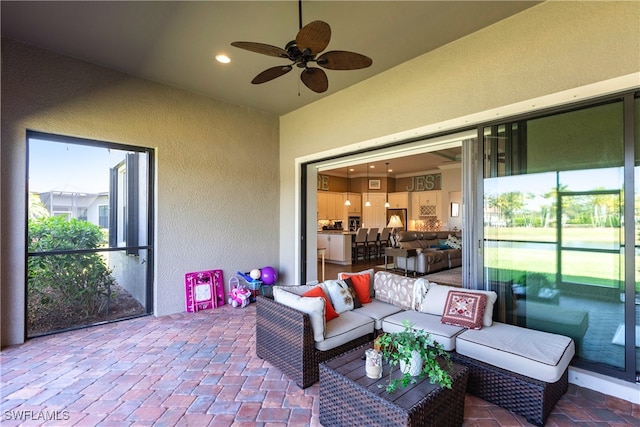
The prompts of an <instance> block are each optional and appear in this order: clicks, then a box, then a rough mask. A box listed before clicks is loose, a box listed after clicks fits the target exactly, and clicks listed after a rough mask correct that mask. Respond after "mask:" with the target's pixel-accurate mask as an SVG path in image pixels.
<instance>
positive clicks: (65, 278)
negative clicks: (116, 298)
mask: <svg viewBox="0 0 640 427" xmlns="http://www.w3.org/2000/svg"><path fill="white" fill-rule="evenodd" d="M28 233H29V235H28V240H29V243H28V250H29V252H30V253H37V252H49V251H57V250H73V249H96V248H99V247H100V246H101V245H103V244H104V243H105V240H104V236H103V233H102V231H101V229H100V227H98V226H97V225H94V224H91V223H90V222H87V221H81V220H78V219H71V220H70V221H67V219H66V218H64V217H47V218H37V219H29V227H28ZM114 283H115V280H114V278H113V276H112V275H111V271H110V270H109V268H108V267H107V265H106V262H105V260H104V258H103V257H102V256H101V255H100V254H98V253H81V254H59V255H44V256H29V261H28V281H27V286H28V295H29V319H30V322H31V321H34V322H35V321H36V319H37V317H38V313H37V307H42V306H46V307H47V309H48V310H52V309H53V310H62V312H64V313H73V314H74V315H76V316H77V315H84V316H85V317H89V316H91V315H94V314H97V313H99V312H100V311H101V310H103V309H104V308H105V307H106V305H107V302H108V298H109V289H110V287H111V285H113V284H114ZM34 311H35V312H34Z"/></svg>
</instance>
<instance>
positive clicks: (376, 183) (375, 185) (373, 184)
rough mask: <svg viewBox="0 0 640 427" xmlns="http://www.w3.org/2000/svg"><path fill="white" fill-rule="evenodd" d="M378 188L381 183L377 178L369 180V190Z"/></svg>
mask: <svg viewBox="0 0 640 427" xmlns="http://www.w3.org/2000/svg"><path fill="white" fill-rule="evenodd" d="M380 188H382V184H381V183H380V180H379V179H370V180H369V190H380Z"/></svg>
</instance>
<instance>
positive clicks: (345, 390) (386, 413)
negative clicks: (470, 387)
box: [320, 343, 468, 427]
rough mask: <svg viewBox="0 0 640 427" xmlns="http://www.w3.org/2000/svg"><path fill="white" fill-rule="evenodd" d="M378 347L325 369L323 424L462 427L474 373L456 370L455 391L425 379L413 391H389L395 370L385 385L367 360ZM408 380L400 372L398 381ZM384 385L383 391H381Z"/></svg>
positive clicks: (342, 358)
mask: <svg viewBox="0 0 640 427" xmlns="http://www.w3.org/2000/svg"><path fill="white" fill-rule="evenodd" d="M368 348H372V343H369V344H366V345H363V346H361V347H358V348H356V349H354V350H351V351H349V352H347V353H344V354H343V355H341V356H338V357H336V358H333V359H331V360H328V361H327V362H324V363H321V364H320V423H321V424H322V425H323V426H324V427H328V426H353V425H361V426H382V425H385V426H401V425H403V426H438V427H440V426H460V425H462V422H463V419H464V398H465V394H466V390H467V379H468V369H467V368H466V367H465V366H463V365H458V364H453V368H452V369H451V371H450V372H449V373H450V374H451V378H452V380H453V386H452V388H451V389H443V388H442V387H440V386H438V385H435V384H431V383H430V382H429V379H428V378H423V379H420V378H418V382H417V383H416V384H412V385H409V386H408V387H398V390H397V391H396V392H395V393H393V394H389V393H387V392H386V391H385V387H386V384H387V381H388V379H389V366H388V365H387V364H384V366H383V375H382V378H381V379H379V380H374V379H370V378H368V377H367V376H366V375H365V368H364V360H362V358H361V356H362V354H363V353H364V351H365V350H366V349H368ZM401 375H402V374H401V373H400V371H399V369H398V368H397V367H396V368H395V369H394V376H393V377H398V378H399V377H400V376H401ZM379 384H381V385H383V387H378V385H379Z"/></svg>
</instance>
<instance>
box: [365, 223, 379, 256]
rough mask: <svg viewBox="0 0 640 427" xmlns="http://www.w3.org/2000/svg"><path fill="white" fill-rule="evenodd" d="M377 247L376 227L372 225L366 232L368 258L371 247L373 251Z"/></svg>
mask: <svg viewBox="0 0 640 427" xmlns="http://www.w3.org/2000/svg"><path fill="white" fill-rule="evenodd" d="M377 247H378V227H373V228H370V229H369V232H368V233H367V243H366V249H367V259H368V260H370V259H371V250H372V249H373V251H374V252H375V251H376V249H377Z"/></svg>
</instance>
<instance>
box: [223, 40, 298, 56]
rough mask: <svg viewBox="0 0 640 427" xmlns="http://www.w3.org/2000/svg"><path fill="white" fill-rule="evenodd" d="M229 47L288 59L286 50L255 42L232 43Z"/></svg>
mask: <svg viewBox="0 0 640 427" xmlns="http://www.w3.org/2000/svg"><path fill="white" fill-rule="evenodd" d="M231 46H234V47H239V48H240V49H245V50H249V51H251V52H256V53H261V54H263V55H269V56H277V57H278V58H288V57H289V54H288V53H287V51H286V50H284V49H282V48H279V47H278V46H272V45H270V44H264V43H256V42H232V43H231Z"/></svg>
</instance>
